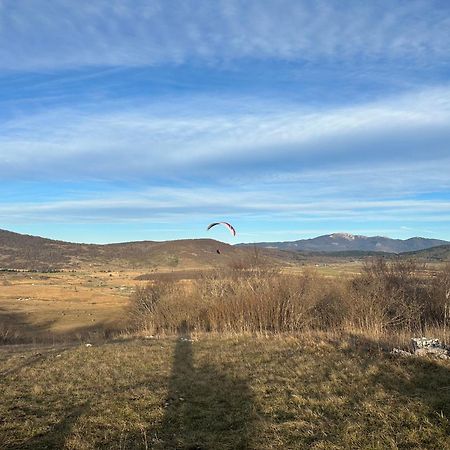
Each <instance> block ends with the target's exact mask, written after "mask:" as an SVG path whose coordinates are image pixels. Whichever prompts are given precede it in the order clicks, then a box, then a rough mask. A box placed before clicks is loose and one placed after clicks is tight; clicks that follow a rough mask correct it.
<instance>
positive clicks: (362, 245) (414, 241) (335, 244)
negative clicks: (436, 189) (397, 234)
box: [240, 233, 450, 253]
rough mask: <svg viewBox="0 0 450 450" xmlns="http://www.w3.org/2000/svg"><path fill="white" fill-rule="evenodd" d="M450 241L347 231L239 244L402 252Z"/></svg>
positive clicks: (346, 250) (305, 248) (318, 250)
mask: <svg viewBox="0 0 450 450" xmlns="http://www.w3.org/2000/svg"><path fill="white" fill-rule="evenodd" d="M447 244H450V242H447V241H442V240H439V239H426V238H421V237H413V238H410V239H405V240H402V239H390V238H387V237H382V236H372V237H367V236H359V235H353V234H348V233H333V234H327V235H324V236H319V237H316V238H313V239H301V240H298V241H291V242H258V243H255V244H240V245H242V246H246V245H252V246H255V245H256V246H257V247H262V248H272V249H278V250H288V251H301V252H305V251H307V252H327V253H329V252H348V251H359V252H361V251H362V252H384V253H404V252H413V251H418V250H424V249H427V248H431V247H437V246H440V245H447Z"/></svg>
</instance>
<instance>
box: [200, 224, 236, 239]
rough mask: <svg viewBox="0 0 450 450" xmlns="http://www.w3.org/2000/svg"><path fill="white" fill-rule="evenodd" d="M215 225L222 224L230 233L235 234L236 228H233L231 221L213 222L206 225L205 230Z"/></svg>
mask: <svg viewBox="0 0 450 450" xmlns="http://www.w3.org/2000/svg"><path fill="white" fill-rule="evenodd" d="M216 225H223V226H224V227H226V228H228V230H229V231H230V233H231V234H232V235H233V236H236V230H235V229H234V227H233V225H231V223H228V222H214V223H211V224H209V225H208V228H207V230H210V229H211V228H212V227H215V226H216Z"/></svg>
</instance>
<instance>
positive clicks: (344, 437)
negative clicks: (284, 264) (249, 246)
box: [0, 334, 450, 450]
mask: <svg viewBox="0 0 450 450" xmlns="http://www.w3.org/2000/svg"><path fill="white" fill-rule="evenodd" d="M0 358H1V363H2V364H1V372H2V373H1V378H0V380H1V381H0V383H1V389H2V402H1V405H0V448H2V449H5V450H6V449H30V450H31V449H44V448H55V449H56V448H58V449H59V448H61V449H62V448H66V449H94V448H105V449H106V448H108V449H147V448H154V449H299V448H314V449H341V448H342V449H349V448H352V449H355V448H367V449H369V448H370V449H388V448H389V449H397V448H421V449H445V448H450V422H449V419H450V407H449V405H450V365H449V364H448V363H445V362H442V361H433V360H426V359H411V358H406V359H399V358H395V357H392V356H390V355H389V354H387V353H386V352H384V351H383V350H382V347H381V346H380V344H379V343H376V342H373V341H368V340H367V339H362V338H356V337H352V336H347V337H346V338H345V339H333V338H332V337H330V336H321V335H320V334H318V335H308V336H282V335H280V336H272V337H263V336H258V337H256V336H243V335H241V336H230V335H227V336H217V335H200V336H194V338H193V339H189V338H187V337H184V338H183V337H178V338H162V339H130V340H116V341H110V342H105V343H102V344H98V345H94V346H92V347H86V346H85V345H83V344H78V345H66V346H50V347H49V346H43V347H32V346H31V347H27V346H22V347H14V346H12V347H3V348H2V349H1V350H0Z"/></svg>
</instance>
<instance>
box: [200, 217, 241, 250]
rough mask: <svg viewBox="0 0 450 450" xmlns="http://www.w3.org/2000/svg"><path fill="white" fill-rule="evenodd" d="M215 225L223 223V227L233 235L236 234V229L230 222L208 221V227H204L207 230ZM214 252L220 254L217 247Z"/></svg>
mask: <svg viewBox="0 0 450 450" xmlns="http://www.w3.org/2000/svg"><path fill="white" fill-rule="evenodd" d="M216 225H223V226H224V227H225V228H227V229H228V231H229V232H230V233H231V234H232V235H233V236H236V230H235V229H234V227H233V225H231V223H228V222H214V223H210V224H209V225H208V228H207V229H206V230H207V231H209V230H210V229H211V228H212V227H215V226H216ZM216 253H217V254H218V255H220V254H221V251H220V250H219V249H217V250H216Z"/></svg>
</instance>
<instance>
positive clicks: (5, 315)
mask: <svg viewBox="0 0 450 450" xmlns="http://www.w3.org/2000/svg"><path fill="white" fill-rule="evenodd" d="M50 325H51V321H49V322H45V323H42V324H39V325H33V324H30V323H29V321H28V317H27V315H26V314H24V313H21V312H16V311H8V310H5V309H3V308H0V345H4V344H23V343H30V342H35V341H36V339H38V338H39V337H40V336H42V335H43V334H44V333H46V331H47V329H48V328H49V326H50Z"/></svg>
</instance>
